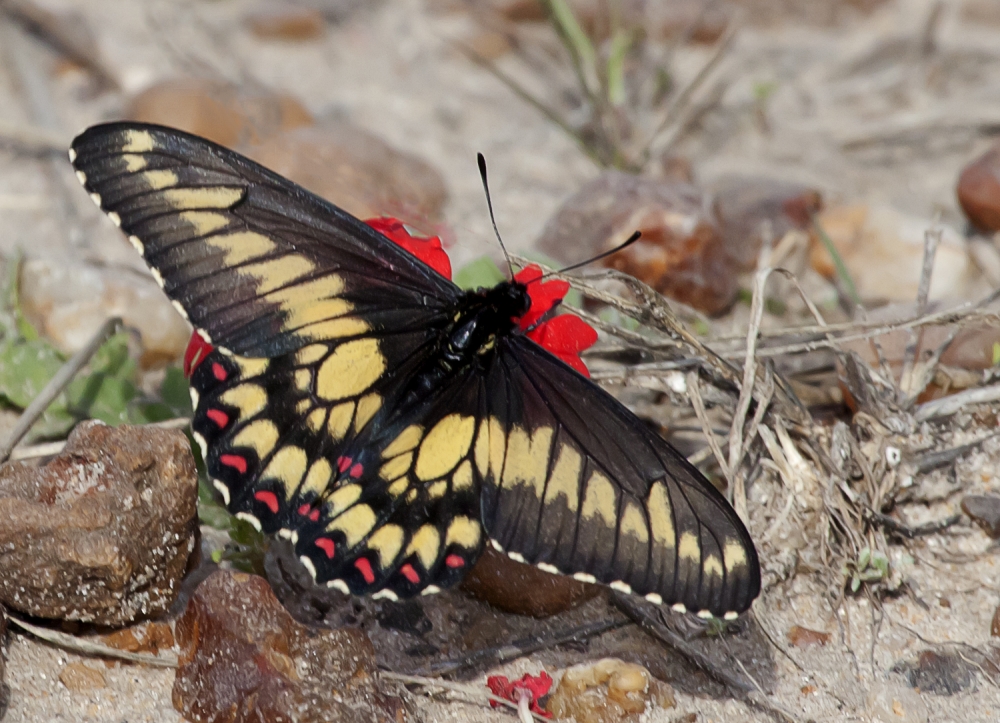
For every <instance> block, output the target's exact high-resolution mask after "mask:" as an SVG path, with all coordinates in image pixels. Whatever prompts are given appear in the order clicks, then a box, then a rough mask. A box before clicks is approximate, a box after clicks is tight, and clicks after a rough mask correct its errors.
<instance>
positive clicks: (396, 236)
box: [365, 216, 451, 279]
mask: <svg viewBox="0 0 1000 723" xmlns="http://www.w3.org/2000/svg"><path fill="white" fill-rule="evenodd" d="M365 223H366V224H368V225H369V226H371V227H372V228H373V229H375V230H376V231H378V232H379V233H380V234H382V235H383V236H385V237H386V238H387V239H389V240H390V241H392V242H393V243H395V244H396V245H397V246H402V247H403V248H404V249H406V250H407V251H409V252H410V253H411V254H413V255H414V256H416V257H417V258H418V259H420V260H421V261H423V262H424V263H425V264H427V265H428V266H430V267H431V268H432V269H434V270H435V271H437V272H438V273H439V274H441V275H442V276H443V277H445V278H446V279H451V259H449V258H448V254H446V253H445V251H444V249H443V248H441V239H440V238H439V237H437V236H428V237H426V238H416V237H414V236H411V235H410V232H409V231H407V230H406V226H404V225H403V222H402V221H400V220H398V219H395V218H389V217H387V216H383V217H381V218H369V219H367V220H366V221H365Z"/></svg>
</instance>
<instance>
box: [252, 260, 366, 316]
mask: <svg viewBox="0 0 1000 723" xmlns="http://www.w3.org/2000/svg"><path fill="white" fill-rule="evenodd" d="M285 259H288V260H289V261H287V262H286V265H285V267H284V268H285V271H284V273H285V274H288V275H291V274H295V276H290V278H288V281H292V280H294V279H295V278H298V277H299V276H302V275H303V274H306V273H308V272H309V271H311V270H312V269H313V268H314V266H313V264H312V262H310V261H309V260H308V259H307V258H306V257H305V256H299V255H297V254H296V255H292V256H286V257H285ZM306 264H308V266H306ZM298 269H305V270H304V271H303V272H302V273H297V270H298ZM281 286H284V284H277V285H274V286H272V287H271V289H269V291H271V290H273V289H278V288H279V287H281ZM343 290H344V279H343V277H341V276H340V275H339V274H326V275H325V276H320V277H319V278H316V279H309V280H308V281H303V282H302V283H299V284H295V286H289V287H288V288H285V289H280V290H279V291H272V293H270V294H268V297H267V299H268V301H271V302H273V303H275V304H281V306H282V307H283V308H284V309H285V310H286V311H288V312H292V311H294V310H296V309H305V308H306V307H307V306H309V305H310V304H316V303H320V302H323V301H334V302H337V303H338V304H339V306H335V307H330V308H331V309H340V312H339V313H335V314H332V315H335V316H340V314H344V313H347V312H348V311H350V310H351V309H352V308H353V307H352V306H351V304H350V303H348V302H346V301H342V300H340V299H337V298H336V297H338V296H340V293H341V292H342V291H343ZM261 293H264V292H261ZM318 318H321V319H322V318H328V317H324V316H320V317H318Z"/></svg>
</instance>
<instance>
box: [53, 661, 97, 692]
mask: <svg viewBox="0 0 1000 723" xmlns="http://www.w3.org/2000/svg"><path fill="white" fill-rule="evenodd" d="M59 682H60V683H62V684H63V685H65V686H66V688H67V689H69V690H71V691H72V692H74V693H89V692H90V691H92V690H95V689H96V688H106V687H108V681H107V679H106V678H105V677H104V673H102V672H101V671H99V670H97V669H96V668H91V667H90V666H89V665H86V664H85V663H69V664H68V665H66V666H65V667H64V668H63V669H62V670H61V671H60V672H59Z"/></svg>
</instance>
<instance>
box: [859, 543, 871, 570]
mask: <svg viewBox="0 0 1000 723" xmlns="http://www.w3.org/2000/svg"><path fill="white" fill-rule="evenodd" d="M871 559H872V551H871V548H870V547H868V546H867V545H865V546H864V547H862V548H861V551H860V552H859V553H858V569H859V570H864V569H865V568H866V567H868V563H869V562H871Z"/></svg>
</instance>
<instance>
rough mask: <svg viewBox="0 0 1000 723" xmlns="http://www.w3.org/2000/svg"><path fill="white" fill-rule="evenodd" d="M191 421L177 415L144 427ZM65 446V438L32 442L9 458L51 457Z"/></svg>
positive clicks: (178, 425)
mask: <svg viewBox="0 0 1000 723" xmlns="http://www.w3.org/2000/svg"><path fill="white" fill-rule="evenodd" d="M190 423H191V420H190V419H189V418H188V417H177V418H175V419H164V420H163V421H162V422H150V423H149V424H145V425H143V426H145V427H159V428H160V429H184V428H186V427H187V426H188V425H189V424H190ZM65 448H66V440H65V439H63V440H59V441H58V442H45V443H43V444H33V445H31V446H29V447H18V448H17V449H15V450H13V451H11V453H10V457H9V459H10V460H11V461H13V462H16V461H18V460H22V459H37V458H39V457H53V456H55V455H57V454H59V453H60V452H62V451H63V450H64V449H65Z"/></svg>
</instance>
